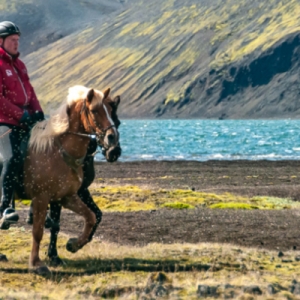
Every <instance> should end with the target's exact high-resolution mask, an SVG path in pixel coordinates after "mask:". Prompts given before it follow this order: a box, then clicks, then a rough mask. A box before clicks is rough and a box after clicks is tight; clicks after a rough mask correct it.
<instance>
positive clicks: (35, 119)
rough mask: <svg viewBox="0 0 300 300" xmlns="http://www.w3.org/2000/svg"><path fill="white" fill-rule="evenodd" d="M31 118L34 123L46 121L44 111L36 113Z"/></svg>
mask: <svg viewBox="0 0 300 300" xmlns="http://www.w3.org/2000/svg"><path fill="white" fill-rule="evenodd" d="M31 118H32V120H33V122H34V123H36V122H41V121H44V120H45V116H44V113H43V112H42V111H35V112H34V113H33V114H32V115H31Z"/></svg>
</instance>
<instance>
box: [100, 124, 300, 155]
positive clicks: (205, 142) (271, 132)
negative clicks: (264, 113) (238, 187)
mask: <svg viewBox="0 0 300 300" xmlns="http://www.w3.org/2000/svg"><path fill="white" fill-rule="evenodd" d="M119 131H120V136H121V146H122V156H121V157H120V159H119V161H137V160H139V161H141V160H197V161H206V160H211V159H217V160H237V159H248V160H259V159H268V160H283V159H300V120H274V121H273V120H272V121H270V120H268V121H263V120H123V121H122V125H121V126H120V128H119ZM97 160H100V161H102V160H104V159H103V157H102V155H100V154H97Z"/></svg>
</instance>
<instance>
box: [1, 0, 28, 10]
mask: <svg viewBox="0 0 300 300" xmlns="http://www.w3.org/2000/svg"><path fill="white" fill-rule="evenodd" d="M32 3H34V1H33V0H0V11H6V12H8V13H14V12H17V11H18V10H19V9H20V4H21V5H24V4H32Z"/></svg>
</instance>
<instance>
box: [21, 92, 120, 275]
mask: <svg viewBox="0 0 300 300" xmlns="http://www.w3.org/2000/svg"><path fill="white" fill-rule="evenodd" d="M109 92H110V90H109V89H108V90H106V91H105V92H104V93H101V92H100V91H96V90H93V89H90V90H89V89H87V88H85V87H81V86H77V87H73V88H71V89H70V90H69V96H68V103H67V105H64V106H63V107H62V108H61V110H60V111H59V112H58V114H57V115H56V116H52V117H51V118H50V120H49V121H45V122H42V123H39V124H37V125H36V126H35V127H34V128H33V130H32V133H31V138H30V145H29V150H28V155H27V157H26V160H25V164H24V175H25V176H24V186H25V191H26V194H27V195H29V197H26V198H27V199H28V198H31V199H32V200H33V201H32V203H33V248H32V253H31V258H30V262H29V264H30V267H31V268H32V269H34V270H35V271H37V272H41V273H43V272H44V271H48V269H47V268H46V267H43V264H42V262H41V260H40V259H39V254H38V253H39V243H40V241H41V238H42V235H43V225H42V224H43V223H44V221H45V217H46V211H47V206H48V204H50V217H51V218H52V219H53V221H54V222H53V223H54V224H59V219H60V212H61V207H62V206H64V207H67V208H69V209H71V210H73V211H74V212H76V213H78V214H80V215H82V216H83V217H84V218H85V226H84V232H83V233H82V235H81V236H80V237H79V238H78V239H71V240H70V241H69V242H68V244H67V249H68V250H69V251H70V252H76V251H77V250H79V249H80V248H82V247H83V246H84V245H85V244H86V243H88V242H89V241H90V240H91V239H92V237H93V234H94V232H95V230H96V228H97V226H98V224H99V223H100V221H101V217H102V213H101V211H100V209H99V208H98V207H97V205H96V204H95V203H94V201H93V199H92V197H91V195H90V193H89V191H88V186H89V185H90V184H91V183H92V181H93V179H94V166H93V156H92V155H91V154H92V152H94V150H95V148H96V146H97V145H96V144H95V142H90V134H93V135H95V136H96V140H97V143H98V145H101V146H102V147H103V148H104V154H105V156H106V159H107V160H108V161H110V162H111V161H115V160H116V159H117V158H118V157H119V156H120V154H121V149H120V146H119V134H118V131H117V127H118V126H119V124H120V122H119V120H118V117H117V114H116V112H117V107H118V104H119V102H120V98H119V97H116V98H115V99H113V100H112V99H111V98H110V96H109ZM43 126H44V127H43ZM41 127H43V128H41ZM87 152H88V155H86V154H87ZM83 174H84V177H83ZM78 196H79V197H78ZM21 198H24V197H21ZM80 199H81V200H82V201H80ZM58 232H59V226H53V228H51V242H50V245H49V250H48V256H49V258H50V262H51V263H52V264H59V263H61V260H60V258H59V257H58V254H57V249H56V240H57V234H58Z"/></svg>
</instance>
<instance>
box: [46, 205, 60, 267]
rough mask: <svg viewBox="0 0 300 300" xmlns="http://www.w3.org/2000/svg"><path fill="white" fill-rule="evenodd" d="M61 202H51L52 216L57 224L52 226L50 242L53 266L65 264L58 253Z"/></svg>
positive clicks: (50, 256)
mask: <svg viewBox="0 0 300 300" xmlns="http://www.w3.org/2000/svg"><path fill="white" fill-rule="evenodd" d="M61 208H62V207H61V204H59V203H57V202H56V203H55V202H53V203H51V204H50V218H51V219H52V221H53V222H54V224H55V226H52V228H51V230H50V244H49V247H48V257H49V260H50V265H51V266H55V267H56V266H59V265H62V264H63V261H62V260H61V259H60V258H59V256H58V254H57V245H56V243H57V235H58V233H59V230H60V226H59V221H60V214H61Z"/></svg>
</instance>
